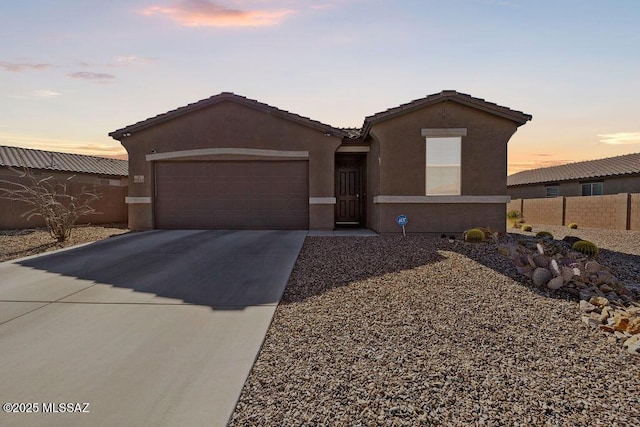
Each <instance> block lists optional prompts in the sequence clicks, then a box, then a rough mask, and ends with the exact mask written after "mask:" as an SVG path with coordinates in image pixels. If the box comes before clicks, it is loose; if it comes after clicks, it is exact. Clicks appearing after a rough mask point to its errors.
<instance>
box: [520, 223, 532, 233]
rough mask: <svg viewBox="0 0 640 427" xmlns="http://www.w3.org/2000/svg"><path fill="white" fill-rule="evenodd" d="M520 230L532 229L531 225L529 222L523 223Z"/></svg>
mask: <svg viewBox="0 0 640 427" xmlns="http://www.w3.org/2000/svg"><path fill="white" fill-rule="evenodd" d="M522 231H533V227H532V226H530V225H529V224H524V225H523V226H522Z"/></svg>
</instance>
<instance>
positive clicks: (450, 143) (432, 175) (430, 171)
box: [426, 137, 462, 195]
mask: <svg viewBox="0 0 640 427" xmlns="http://www.w3.org/2000/svg"><path fill="white" fill-rule="evenodd" d="M461 145H462V144H461V138H460V137H446V138H427V150H426V151H427V159H426V160H427V162H426V163H427V167H426V194H427V195H459V194H460V158H461Z"/></svg>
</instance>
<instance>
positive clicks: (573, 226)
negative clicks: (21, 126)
mask: <svg viewBox="0 0 640 427" xmlns="http://www.w3.org/2000/svg"><path fill="white" fill-rule="evenodd" d="M567 227H569V228H571V229H572V230H575V229H577V228H578V224H576V223H575V222H572V223H570V224H569V225H568V226H567Z"/></svg>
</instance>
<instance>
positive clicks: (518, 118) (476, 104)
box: [362, 90, 533, 137]
mask: <svg viewBox="0 0 640 427" xmlns="http://www.w3.org/2000/svg"><path fill="white" fill-rule="evenodd" d="M444 101H453V102H457V103H459V104H463V105H467V106H469V107H473V108H477V109H479V110H483V111H486V112H488V113H491V114H495V115H497V116H500V117H504V118H505V119H509V120H512V121H514V122H516V123H517V124H518V126H521V125H523V124H525V123H526V122H527V121H529V120H531V119H532V118H533V116H532V115H530V114H526V113H523V112H522V111H517V110H512V109H511V108H508V107H503V106H500V105H498V104H495V103H493V102H488V101H485V100H484V99H482V98H475V97H473V96H471V95H467V94H466V93H461V92H456V91H455V90H443V91H442V92H440V93H434V94H432V95H428V96H426V97H424V98H420V99H415V100H413V101H411V102H408V103H406V104H402V105H399V106H397V107H394V108H389V109H388V110H385V111H382V112H380V113H376V114H373V115H371V116H368V117H366V118H365V119H364V125H363V126H362V136H363V137H366V136H367V134H368V133H369V130H370V129H371V125H372V124H373V123H376V122H380V121H383V120H388V119H391V118H393V117H396V116H399V115H402V114H405V113H407V112H409V111H413V110H417V109H419V108H422V107H426V106H428V105H433V104H436V103H439V102H444Z"/></svg>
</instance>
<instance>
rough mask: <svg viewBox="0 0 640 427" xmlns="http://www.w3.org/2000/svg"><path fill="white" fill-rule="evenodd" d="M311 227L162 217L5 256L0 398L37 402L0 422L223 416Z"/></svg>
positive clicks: (165, 422) (146, 421) (212, 419)
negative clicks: (173, 225)
mask: <svg viewBox="0 0 640 427" xmlns="http://www.w3.org/2000/svg"><path fill="white" fill-rule="evenodd" d="M306 234H307V233H306V231H191V230H188V231H186V230H180V231H151V232H145V233H134V234H127V235H122V236H117V237H112V238H110V239H108V240H105V241H101V242H97V243H93V244H90V245H86V246H82V247H78V248H74V249H70V250H65V251H60V252H57V253H53V254H50V255H44V256H38V257H33V258H25V259H22V260H17V261H14V262H7V263H2V264H0V381H1V382H0V400H1V402H0V403H3V404H4V403H16V404H17V403H22V404H25V405H22V406H18V405H13V407H10V408H9V409H11V410H13V409H15V410H17V411H27V410H29V409H31V411H36V410H37V413H5V412H4V411H3V412H2V413H0V425H11V426H39V425H42V426H45V425H46V426H88V425H91V426H116V425H121V426H133V425H135V426H176V425H179V426H204V425H207V426H223V425H226V423H227V420H228V418H229V416H230V415H231V413H232V412H233V409H234V407H235V403H236V401H237V399H238V396H239V395H240V392H241V390H242V387H243V384H244V381H245V380H246V377H247V375H248V374H249V371H250V369H251V367H252V365H253V362H254V361H255V358H256V357H257V354H258V352H259V350H260V346H261V345H262V342H263V340H264V336H265V333H266V331H267V328H268V327H269V324H270V322H271V318H272V316H273V313H274V311H275V308H276V306H277V304H278V302H279V300H280V298H281V296H282V293H283V291H284V288H285V285H286V282H287V279H288V277H289V275H290V273H291V270H292V268H293V265H294V263H295V260H296V258H297V256H298V253H299V251H300V248H301V247H302V243H303V241H304V238H305V236H306ZM85 403H88V404H89V405H88V406H87V405H85ZM52 404H55V406H54V405H52ZM59 404H73V405H64V406H62V407H61V406H60V405H59ZM76 404H80V405H76ZM3 409H5V410H6V409H7V408H4V407H3ZM63 410H64V411H65V412H63ZM69 410H73V411H75V412H71V413H69ZM82 410H86V411H89V412H88V413H87V412H78V411H82ZM45 411H46V413H43V412H45Z"/></svg>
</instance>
